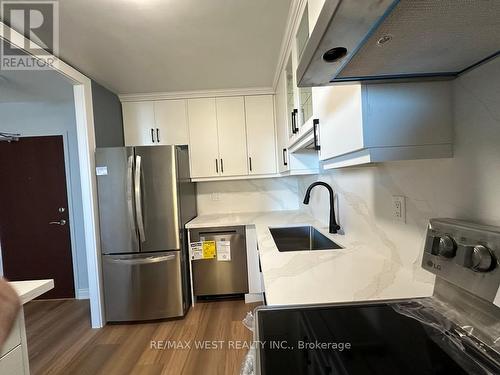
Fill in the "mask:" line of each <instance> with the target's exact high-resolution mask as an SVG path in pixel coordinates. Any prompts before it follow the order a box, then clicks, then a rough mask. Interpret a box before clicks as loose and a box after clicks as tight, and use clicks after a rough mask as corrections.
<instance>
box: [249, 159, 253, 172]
mask: <svg viewBox="0 0 500 375" xmlns="http://www.w3.org/2000/svg"><path fill="white" fill-rule="evenodd" d="M248 162H249V164H250V172H252V158H251V157H250V156H249V157H248Z"/></svg>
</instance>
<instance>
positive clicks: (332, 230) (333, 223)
mask: <svg viewBox="0 0 500 375" xmlns="http://www.w3.org/2000/svg"><path fill="white" fill-rule="evenodd" d="M318 185H321V186H324V187H326V188H327V189H328V193H329V194H330V228H329V232H330V233H337V231H338V230H339V229H340V225H338V224H337V221H336V220H335V206H334V204H333V200H334V199H333V198H334V194H333V189H332V187H331V186H330V185H328V184H327V183H326V182H322V181H316V182H313V183H312V184H311V185H309V187H308V188H307V190H306V196H305V197H304V204H309V198H310V197H311V190H312V188H313V187H315V186H318Z"/></svg>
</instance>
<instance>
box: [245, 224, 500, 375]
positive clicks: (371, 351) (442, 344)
mask: <svg viewBox="0 0 500 375" xmlns="http://www.w3.org/2000/svg"><path fill="white" fill-rule="evenodd" d="M498 257H500V228H497V227H491V226H484V225H478V224H474V223H468V222H464V221H458V220H452V219H432V220H431V221H430V223H429V227H428V230H427V238H426V242H425V247H424V253H423V259H422V267H423V268H425V269H426V270H428V271H430V272H432V273H434V274H435V275H436V284H435V289H434V294H433V296H432V297H428V298H417V299H405V300H390V301H377V302H360V303H340V304H331V305H310V306H283V307H271V306H263V307H259V308H257V309H256V310H255V323H256V324H255V340H256V342H255V345H256V349H257V350H256V363H255V367H256V373H257V374H261V375H271V374H272V375H275V374H314V375H323V374H325V375H326V374H328V375H330V374H335V375H337V374H338V375H365V374H366V375H368V374H370V375H372V374H381V375H382V374H384V375H391V374H398V375H399V374H415V375H416V374H419V375H421V374H429V375H430V374H436V375H437V374H456V375H459V374H500V308H499V306H500V293H499V286H500V267H499V264H498Z"/></svg>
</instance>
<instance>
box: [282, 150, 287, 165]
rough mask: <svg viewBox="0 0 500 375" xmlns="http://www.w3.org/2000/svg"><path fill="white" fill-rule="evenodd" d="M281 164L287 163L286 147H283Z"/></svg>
mask: <svg viewBox="0 0 500 375" xmlns="http://www.w3.org/2000/svg"><path fill="white" fill-rule="evenodd" d="M283 165H284V166H287V165H288V162H287V161H286V148H284V149H283Z"/></svg>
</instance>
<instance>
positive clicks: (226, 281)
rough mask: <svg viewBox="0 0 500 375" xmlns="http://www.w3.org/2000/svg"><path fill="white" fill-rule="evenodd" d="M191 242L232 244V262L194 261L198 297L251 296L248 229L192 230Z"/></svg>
mask: <svg viewBox="0 0 500 375" xmlns="http://www.w3.org/2000/svg"><path fill="white" fill-rule="evenodd" d="M190 235H191V242H198V241H215V242H216V243H217V242H219V241H229V243H230V249H231V260H230V261H224V262H223V261H218V260H217V259H199V260H193V263H192V269H193V289H194V295H195V296H217V295H227V294H244V293H248V268H247V247H246V236H245V227H244V226H238V227H221V228H200V229H190Z"/></svg>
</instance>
